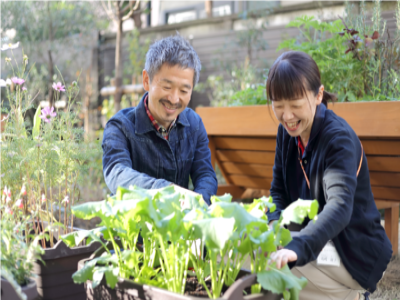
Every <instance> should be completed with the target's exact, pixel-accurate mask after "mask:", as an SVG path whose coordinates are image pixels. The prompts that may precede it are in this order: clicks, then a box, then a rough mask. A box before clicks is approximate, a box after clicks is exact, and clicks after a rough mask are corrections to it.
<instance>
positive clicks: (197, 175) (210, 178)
mask: <svg viewBox="0 0 400 300" xmlns="http://www.w3.org/2000/svg"><path fill="white" fill-rule="evenodd" d="M200 69H201V63H200V60H199V57H198V56H197V54H196V52H195V51H194V49H193V47H192V46H191V45H190V44H189V42H188V41H186V40H185V39H184V38H182V37H181V36H180V35H175V36H171V37H168V38H164V39H162V40H159V41H157V42H156V43H154V44H153V45H152V46H150V48H149V51H148V52H147V54H146V63H145V69H144V70H143V87H144V89H145V91H147V92H146V93H145V94H144V95H143V97H142V100H141V101H140V103H139V105H138V106H137V107H133V108H127V109H123V110H121V111H119V112H118V113H117V114H116V115H115V116H114V117H112V118H111V119H110V120H109V121H108V123H107V125H106V128H105V130H104V137H103V144H102V147H103V173H104V178H105V181H106V184H107V186H108V187H109V189H110V190H111V192H112V193H115V192H116V189H117V187H118V186H124V187H128V186H130V185H136V186H138V187H141V188H146V189H157V188H162V187H165V186H168V185H171V184H174V185H177V186H180V187H182V188H185V189H187V188H188V184H189V176H190V177H191V179H192V182H193V185H194V192H196V193H198V194H201V195H202V196H203V199H204V200H205V201H206V202H207V203H208V204H210V197H211V196H212V195H215V193H216V192H217V185H218V183H217V178H216V175H215V172H214V169H213V167H212V165H211V152H210V149H209V148H208V138H207V133H206V130H205V128H204V125H203V122H202V121H201V118H200V117H199V116H198V115H197V114H196V113H195V112H194V111H193V110H191V109H190V108H187V106H188V104H189V101H190V98H191V95H192V91H193V88H194V86H195V84H196V83H197V82H198V80H199V72H200Z"/></svg>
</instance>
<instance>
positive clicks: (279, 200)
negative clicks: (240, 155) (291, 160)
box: [267, 125, 288, 221]
mask: <svg viewBox="0 0 400 300" xmlns="http://www.w3.org/2000/svg"><path fill="white" fill-rule="evenodd" d="M283 130H284V129H283V127H282V125H279V127H278V134H277V136H276V149H275V163H274V167H273V179H272V183H271V189H270V195H271V197H272V199H273V202H274V203H275V205H276V210H275V211H274V212H273V213H269V212H268V213H267V216H268V220H269V221H273V220H278V219H279V217H280V216H281V211H282V210H284V209H285V208H286V207H287V206H288V203H287V200H286V199H287V196H286V191H285V183H284V178H283V168H284V166H283V162H282V140H283Z"/></svg>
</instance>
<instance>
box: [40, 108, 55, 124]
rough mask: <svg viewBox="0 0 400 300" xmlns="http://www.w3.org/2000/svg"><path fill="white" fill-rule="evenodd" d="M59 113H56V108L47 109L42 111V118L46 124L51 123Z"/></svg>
mask: <svg viewBox="0 0 400 300" xmlns="http://www.w3.org/2000/svg"><path fill="white" fill-rule="evenodd" d="M56 115H57V113H55V112H54V107H53V106H52V107H51V108H50V107H45V108H43V109H42V114H41V115H40V118H41V119H43V120H44V121H45V122H47V123H50V122H51V119H53V118H54V117H55V116H56Z"/></svg>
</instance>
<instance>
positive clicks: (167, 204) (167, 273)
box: [63, 186, 318, 299]
mask: <svg viewBox="0 0 400 300" xmlns="http://www.w3.org/2000/svg"><path fill="white" fill-rule="evenodd" d="M231 200H232V197H231V196H230V195H228V194H226V195H224V196H221V197H218V196H213V197H212V199H211V201H212V204H211V206H209V207H208V206H207V205H206V204H205V202H204V201H203V199H202V197H201V196H200V195H198V196H194V195H193V193H192V192H186V191H185V190H182V189H179V188H177V187H175V186H169V187H166V188H162V189H158V190H145V189H141V188H138V187H136V186H135V187H130V188H129V189H127V188H122V187H119V188H118V190H117V193H116V195H115V196H113V197H111V198H109V199H108V200H104V201H99V202H90V203H84V204H81V205H78V206H75V207H73V208H72V210H73V213H74V214H75V215H76V216H77V217H79V218H84V219H86V220H89V219H92V218H94V217H100V219H101V223H100V225H99V226H102V227H100V228H97V229H94V230H90V231H85V232H73V233H70V234H69V235H67V236H64V237H63V240H64V241H66V243H68V245H70V246H73V245H75V244H77V243H79V242H81V241H82V240H83V239H85V238H88V237H89V238H90V239H91V240H99V241H100V242H101V243H102V241H101V240H100V239H99V236H100V234H102V237H103V239H104V240H105V241H106V242H107V244H103V249H102V250H101V251H103V253H102V254H101V252H98V255H97V258H95V259H93V260H90V261H88V262H87V263H86V264H85V266H84V267H83V268H82V269H81V270H79V271H78V272H76V273H75V274H74V275H73V278H74V281H75V282H76V283H83V282H85V281H86V280H92V281H93V285H94V286H96V285H98V284H99V283H100V281H101V279H102V278H104V276H105V277H106V281H107V283H108V285H109V286H110V287H113V286H114V285H115V283H116V280H117V277H118V276H119V277H122V278H125V279H128V280H134V281H136V282H139V283H146V284H151V285H154V286H158V287H162V288H167V289H168V290H170V291H173V292H176V293H180V294H183V292H184V289H185V283H186V278H187V276H188V271H187V270H188V266H192V267H193V268H194V273H195V276H196V277H197V279H198V281H199V282H200V283H201V284H203V286H204V288H205V289H206V291H207V293H208V296H209V297H210V298H214V299H215V298H218V297H220V295H221V292H222V288H223V286H224V285H225V284H226V285H228V286H229V285H231V284H232V283H233V282H235V280H236V278H237V275H238V274H239V271H240V269H241V267H242V265H243V263H244V262H245V260H246V258H248V257H249V256H250V258H251V271H252V273H257V274H258V275H259V276H258V282H259V284H257V285H256V286H255V287H254V288H253V291H254V292H260V291H261V287H264V288H267V289H268V290H271V291H273V292H275V293H284V296H285V299H289V298H290V297H292V299H295V298H296V297H298V292H299V290H300V289H301V288H302V287H303V286H304V283H305V282H306V280H305V279H304V278H303V279H297V278H296V277H295V276H294V275H292V274H291V272H290V271H289V269H288V268H287V267H286V268H283V269H281V270H278V269H276V266H275V263H269V261H270V254H271V253H272V252H274V251H276V250H277V247H278V246H285V245H287V244H288V243H289V242H290V241H291V237H290V232H289V231H288V230H287V229H285V228H283V227H282V226H281V225H283V224H286V223H287V222H298V223H301V222H302V221H303V220H304V217H306V216H308V217H310V218H311V219H313V218H314V217H315V212H316V210H315V209H317V210H318V203H317V202H316V201H300V202H295V203H293V204H291V205H290V206H289V207H288V208H287V209H288V213H286V214H285V215H282V217H281V218H280V220H278V221H276V222H274V223H273V226H271V227H269V226H268V219H267V217H266V215H265V211H266V210H268V209H270V210H271V211H274V210H275V205H274V204H273V203H272V198H271V197H269V198H266V197H262V198H260V199H255V200H254V201H253V203H250V204H238V203H233V202H231ZM316 206H317V207H316ZM139 232H140V234H141V235H142V237H143V245H138V244H137V241H138V236H139ZM204 246H205V247H206V248H207V253H206V255H205V256H204V255H202V254H201V253H202V252H203V249H204ZM111 248H112V249H113V252H114V253H112V252H111V250H110V249H111ZM253 254H254V255H253ZM218 257H219V258H225V260H224V259H221V260H219V259H218ZM267 267H268V271H267V272H264V271H265V270H266V268H267ZM208 276H209V277H210V278H211V289H208V287H207V285H206V283H205V281H206V277H208Z"/></svg>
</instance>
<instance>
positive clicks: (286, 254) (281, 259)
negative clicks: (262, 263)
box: [271, 249, 297, 269]
mask: <svg viewBox="0 0 400 300" xmlns="http://www.w3.org/2000/svg"><path fill="white" fill-rule="evenodd" d="M271 259H272V260H273V261H275V262H276V268H277V269H280V268H282V267H284V266H285V265H286V264H287V263H289V262H293V261H296V260H297V254H296V252H294V251H292V250H289V249H281V250H278V251H276V252H274V253H272V254H271Z"/></svg>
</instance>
